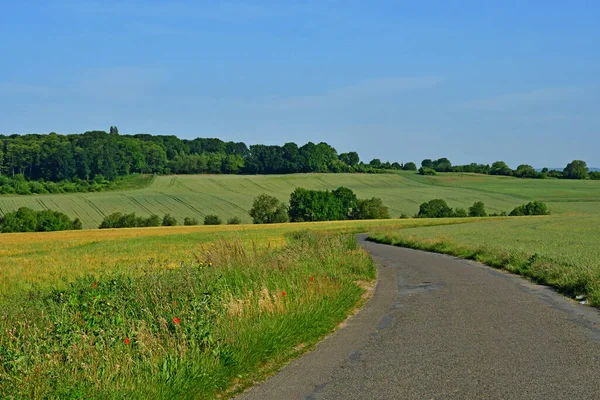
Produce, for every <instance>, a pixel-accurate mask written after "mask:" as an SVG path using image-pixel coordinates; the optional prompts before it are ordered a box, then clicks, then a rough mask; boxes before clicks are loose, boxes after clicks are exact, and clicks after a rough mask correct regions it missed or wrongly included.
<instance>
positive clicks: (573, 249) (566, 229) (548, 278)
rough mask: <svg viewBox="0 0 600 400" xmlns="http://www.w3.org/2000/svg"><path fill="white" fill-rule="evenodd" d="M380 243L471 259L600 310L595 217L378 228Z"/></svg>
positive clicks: (599, 223) (599, 234) (598, 221)
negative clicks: (581, 297) (582, 299)
mask: <svg viewBox="0 0 600 400" xmlns="http://www.w3.org/2000/svg"><path fill="white" fill-rule="evenodd" d="M371 238H372V239H373V240H374V241H377V242H380V243H388V244H394V245H398V246H404V247H411V248H417V249H422V250H429V251H436V252H440V253H446V254H452V255H456V256H459V257H464V258H472V259H476V260H478V261H482V262H484V263H486V264H489V265H492V266H496V267H501V268H505V269H506V270H508V271H510V272H513V273H517V274H521V275H524V276H527V277H529V278H532V279H534V280H536V281H538V282H540V283H544V284H547V285H550V286H553V287H556V288H557V289H559V290H560V291H562V292H564V293H565V294H567V295H570V296H573V297H574V296H577V295H585V296H587V298H588V300H589V302H590V304H592V305H595V306H600V216H599V215H585V216H584V215H552V216H545V217H523V218H508V219H505V220H502V221H491V222H488V221H483V222H478V223H475V224H468V225H465V224H463V225H452V226H437V227H415V228H410V229H404V230H396V229H394V228H389V229H388V228H383V229H382V230H380V231H379V232H376V233H373V234H372V235H371Z"/></svg>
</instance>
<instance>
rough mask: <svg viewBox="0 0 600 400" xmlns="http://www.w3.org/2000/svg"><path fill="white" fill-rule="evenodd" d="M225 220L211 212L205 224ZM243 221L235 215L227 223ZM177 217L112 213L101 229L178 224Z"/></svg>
mask: <svg viewBox="0 0 600 400" xmlns="http://www.w3.org/2000/svg"><path fill="white" fill-rule="evenodd" d="M222 223H223V221H222V220H221V218H220V217H219V216H218V215H213V214H209V215H206V216H205V217H204V225H221V224H222ZM241 223H242V220H241V219H240V218H238V217H233V218H230V219H228V220H227V224H229V225H239V224H241ZM199 224H200V223H199V222H198V220H197V219H196V218H193V217H185V218H184V219H183V225H186V226H193V225H199ZM176 225H177V219H176V218H175V217H173V216H172V215H171V214H166V215H165V216H164V217H163V218H162V220H161V219H160V217H159V216H158V215H151V216H149V217H146V218H144V217H138V216H136V215H135V213H131V214H123V213H119V212H117V213H113V214H110V215H108V216H106V217H104V219H103V220H102V223H101V224H100V226H99V228H100V229H109V228H144V227H150V226H176Z"/></svg>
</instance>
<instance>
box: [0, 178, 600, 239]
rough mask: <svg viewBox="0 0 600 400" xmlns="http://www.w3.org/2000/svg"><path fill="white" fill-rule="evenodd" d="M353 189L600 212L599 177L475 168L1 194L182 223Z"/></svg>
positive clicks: (96, 219) (390, 196)
mask: <svg viewBox="0 0 600 400" xmlns="http://www.w3.org/2000/svg"><path fill="white" fill-rule="evenodd" d="M339 186H345V187H348V188H350V189H352V190H354V191H355V192H356V194H357V195H358V196H359V197H360V198H365V197H381V198H382V199H383V201H384V202H385V204H386V205H387V206H388V207H389V208H390V211H391V215H392V216H393V217H397V216H399V215H400V214H401V213H407V214H409V215H412V214H414V213H415V212H416V211H417V210H418V207H419V204H420V203H422V202H424V201H428V200H431V199H434V198H442V199H445V200H446V201H448V204H449V205H450V206H451V207H465V208H466V207H468V206H469V205H471V204H472V203H473V202H474V201H479V200H480V201H483V202H484V203H485V204H486V206H487V209H488V211H490V212H495V211H502V210H506V211H510V210H511V209H512V208H513V207H514V206H516V205H519V204H522V203H524V202H526V201H529V200H533V199H536V200H543V201H546V202H548V204H549V206H550V209H551V211H552V212H553V213H557V214H561V213H568V212H577V213H579V212H582V213H596V212H598V213H600V182H598V181H571V180H569V181H567V180H530V179H516V178H510V177H496V176H482V175H474V174H453V173H451V174H442V175H439V176H433V177H426V176H420V175H417V174H415V173H408V172H402V173H397V174H373V175H367V174H292V175H177V176H159V177H157V178H155V179H154V181H153V182H152V184H151V185H149V186H148V187H146V188H143V189H138V190H127V191H118V192H102V193H85V194H83V193H75V194H54V195H33V196H0V213H6V212H9V211H12V210H15V209H17V208H19V207H22V206H28V207H31V208H33V209H43V208H49V209H55V210H59V211H62V212H64V213H66V214H68V215H69V216H70V217H72V218H74V217H79V218H80V219H81V220H82V221H83V225H84V227H85V228H95V227H97V226H98V225H99V223H100V221H101V220H102V218H103V217H104V216H105V215H108V214H110V213H113V212H117V211H119V212H136V213H137V214H140V215H149V214H158V215H163V214H166V213H170V214H172V215H174V216H176V217H177V218H178V220H179V223H181V221H182V220H183V218H184V217H186V216H190V217H196V218H199V219H200V220H202V218H203V216H204V215H206V214H218V215H220V216H221V217H223V218H229V217H232V216H238V217H240V218H241V219H242V221H244V222H251V221H250V217H249V216H248V210H249V208H250V207H251V205H252V200H253V199H254V198H255V197H256V196H257V195H259V194H262V193H268V194H271V195H274V196H276V197H278V198H280V199H281V200H285V201H287V200H288V199H289V195H290V193H291V192H292V191H293V190H294V188H296V187H304V188H308V189H334V188H336V187H339Z"/></svg>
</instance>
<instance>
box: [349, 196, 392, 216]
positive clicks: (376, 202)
mask: <svg viewBox="0 0 600 400" xmlns="http://www.w3.org/2000/svg"><path fill="white" fill-rule="evenodd" d="M388 218H390V212H389V210H388V208H387V207H386V206H384V205H383V201H382V200H381V199H380V198H377V197H373V198H370V199H365V200H358V204H357V209H356V212H355V213H354V219H388Z"/></svg>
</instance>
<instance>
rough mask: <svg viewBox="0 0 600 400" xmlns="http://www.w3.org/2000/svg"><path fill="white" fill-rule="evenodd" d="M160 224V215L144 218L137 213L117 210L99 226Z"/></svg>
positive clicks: (106, 227)
mask: <svg viewBox="0 0 600 400" xmlns="http://www.w3.org/2000/svg"><path fill="white" fill-rule="evenodd" d="M160 225H161V220H160V217H159V216H158V215H151V216H149V217H148V218H143V217H137V216H136V215H135V213H131V214H122V213H120V212H116V213H112V214H110V215H108V216H106V217H104V219H103V220H102V223H101V224H100V226H99V227H98V228H100V229H110V228H145V227H150V226H160Z"/></svg>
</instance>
